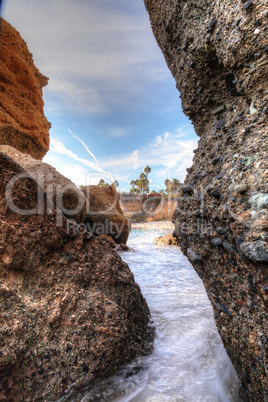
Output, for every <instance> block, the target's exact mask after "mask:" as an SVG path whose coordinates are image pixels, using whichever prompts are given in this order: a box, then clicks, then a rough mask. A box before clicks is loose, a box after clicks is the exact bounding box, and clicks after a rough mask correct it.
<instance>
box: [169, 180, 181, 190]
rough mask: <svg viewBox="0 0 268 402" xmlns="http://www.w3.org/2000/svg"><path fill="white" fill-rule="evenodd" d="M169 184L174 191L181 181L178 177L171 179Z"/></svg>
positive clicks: (177, 188)
mask: <svg viewBox="0 0 268 402" xmlns="http://www.w3.org/2000/svg"><path fill="white" fill-rule="evenodd" d="M171 186H172V190H173V191H176V190H179V188H180V186H181V183H180V181H179V180H178V179H172V183H171Z"/></svg>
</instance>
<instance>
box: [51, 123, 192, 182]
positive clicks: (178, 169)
mask: <svg viewBox="0 0 268 402" xmlns="http://www.w3.org/2000/svg"><path fill="white" fill-rule="evenodd" d="M188 135H189V131H188V130H187V128H186V127H185V131H184V132H183V130H182V129H179V130H177V131H176V132H175V133H168V132H166V133H164V134H163V135H161V136H156V137H155V139H154V140H153V141H152V142H150V143H148V144H147V145H145V146H142V147H141V148H140V149H135V150H134V151H132V152H131V153H129V154H121V155H117V156H114V157H113V158H110V159H108V158H107V159H101V160H100V166H102V167H100V166H99V165H97V164H96V163H94V162H91V161H88V160H87V159H84V158H80V157H79V156H77V155H76V154H75V153H74V152H72V151H71V150H70V149H68V148H66V147H65V145H64V144H63V143H62V142H60V141H58V140H56V139H51V148H50V151H49V152H48V153H47V155H46V156H45V158H44V162H47V163H50V164H51V165H52V166H54V167H56V169H58V170H59V172H61V173H62V174H64V175H65V176H66V177H68V178H70V179H71V180H72V181H74V182H75V183H76V184H84V185H85V184H97V183H98V182H99V180H100V179H101V178H103V179H104V180H105V181H107V182H109V183H112V182H113V181H114V180H118V181H119V182H121V187H122V184H123V183H129V182H130V180H131V178H132V177H131V176H137V174H139V173H140V172H142V171H143V168H144V167H145V166H147V165H149V166H150V167H151V168H152V172H151V178H150V180H151V185H153V186H154V187H155V188H160V187H161V186H162V184H161V183H163V182H164V180H165V179H166V178H172V177H176V178H178V179H179V180H181V181H183V180H184V178H185V175H186V169H187V168H188V167H190V166H191V164H192V159H193V150H194V149H195V148H196V146H197V139H194V140H192V139H188ZM175 150H176V151H175ZM66 156H67V157H68V158H70V159H72V160H74V161H75V162H76V163H74V164H70V163H67V162H66V158H65V157H66ZM137 171H138V172H137ZM152 177H153V179H152Z"/></svg>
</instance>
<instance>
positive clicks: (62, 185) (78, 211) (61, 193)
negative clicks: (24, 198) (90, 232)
mask: <svg viewBox="0 0 268 402" xmlns="http://www.w3.org/2000/svg"><path fill="white" fill-rule="evenodd" d="M0 152H3V153H5V154H7V155H8V156H10V157H11V158H12V159H13V160H14V161H15V162H17V163H18V164H19V165H20V166H21V167H22V168H23V169H24V170H25V172H27V173H28V174H29V175H30V176H31V177H32V178H33V179H34V180H36V181H37V182H38V184H39V186H40V187H41V188H42V189H43V191H44V192H45V194H46V195H47V197H48V198H49V200H50V201H51V202H52V203H53V205H54V206H56V207H57V208H58V209H59V210H60V211H61V212H62V213H63V214H64V215H65V216H66V217H67V218H69V219H74V220H75V221H76V222H77V223H83V222H84V220H85V217H86V214H87V209H88V202H87V199H86V197H85V195H84V193H83V191H81V190H80V189H79V188H78V187H77V186H76V185H75V184H74V183H73V182H72V181H71V180H70V179H67V177H64V176H63V175H62V174H60V173H59V172H58V171H57V170H56V169H55V168H53V167H52V166H51V165H49V164H48V163H44V162H42V161H40V160H38V159H34V158H32V157H31V156H30V155H28V154H23V153H22V152H19V151H18V150H17V149H15V148H13V147H11V146H9V145H0Z"/></svg>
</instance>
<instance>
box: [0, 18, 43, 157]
mask: <svg viewBox="0 0 268 402" xmlns="http://www.w3.org/2000/svg"><path fill="white" fill-rule="evenodd" d="M0 18H1V17H0ZM0 23H1V36H0V46H1V52H0V92H1V96H0V144H7V145H11V146H13V147H15V148H17V149H18V150H19V151H21V152H24V153H27V154H30V155H31V156H32V157H34V158H36V159H42V158H43V156H44V155H45V154H46V152H47V151H48V149H49V133H48V130H49V128H50V123H49V122H48V121H47V119H46V117H45V116H44V110H43V107H44V103H43V99H42V88H43V87H44V86H46V85H47V83H48V78H47V77H45V76H44V75H42V74H41V73H40V71H39V70H38V69H37V68H36V67H35V65H34V62H33V57H32V54H31V53H30V52H29V50H28V47H27V44H26V42H25V41H24V40H23V39H22V38H21V36H20V34H19V33H18V32H17V31H16V30H15V29H14V28H13V27H12V26H11V25H10V24H9V23H7V22H6V21H5V20H4V19H2V18H1V21H0Z"/></svg>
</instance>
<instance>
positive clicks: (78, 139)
mask: <svg viewBox="0 0 268 402" xmlns="http://www.w3.org/2000/svg"><path fill="white" fill-rule="evenodd" d="M0 1H1V0H0ZM69 133H70V134H72V136H73V137H74V138H75V139H76V140H77V141H79V142H81V144H82V145H83V147H85V148H86V150H87V152H88V153H89V155H90V156H92V158H94V160H95V162H96V163H97V164H99V162H98V161H97V158H96V156H95V155H94V154H93V153H92V152H91V151H90V149H89V148H88V146H87V145H86V144H85V143H84V141H83V140H81V138H79V137H77V135H76V134H75V133H73V132H72V130H70V129H69Z"/></svg>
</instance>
